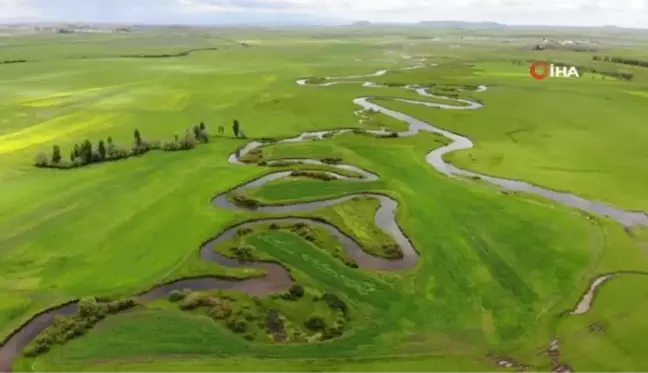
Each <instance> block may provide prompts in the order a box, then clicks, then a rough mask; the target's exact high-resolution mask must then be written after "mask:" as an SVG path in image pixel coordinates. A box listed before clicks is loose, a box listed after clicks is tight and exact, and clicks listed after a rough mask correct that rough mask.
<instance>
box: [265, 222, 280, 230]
mask: <svg viewBox="0 0 648 373" xmlns="http://www.w3.org/2000/svg"><path fill="white" fill-rule="evenodd" d="M268 229H272V230H277V229H281V227H280V226H279V224H277V223H272V224H270V225H269V226H268Z"/></svg>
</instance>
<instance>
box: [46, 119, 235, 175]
mask: <svg viewBox="0 0 648 373" xmlns="http://www.w3.org/2000/svg"><path fill="white" fill-rule="evenodd" d="M218 133H219V134H220V135H221V136H222V135H224V134H225V127H224V126H219V127H218ZM232 133H233V134H234V136H235V137H240V138H246V136H245V133H244V132H243V130H242V129H241V126H240V124H239V122H238V120H234V122H233V123H232ZM209 139H210V136H209V134H208V132H207V126H206V125H205V123H204V122H200V124H198V125H195V126H193V127H192V128H191V129H187V130H186V131H185V133H184V134H183V135H182V136H180V135H178V134H175V135H174V137H173V139H172V140H169V141H165V142H160V141H159V140H154V141H146V140H145V139H144V138H143V137H142V134H141V132H140V131H139V130H138V129H135V131H133V145H132V147H131V148H130V149H128V148H126V147H123V146H120V145H118V144H116V143H115V142H114V141H113V139H112V137H111V136H108V138H106V140H105V141H104V140H99V142H98V143H97V145H96V147H95V146H94V145H93V143H92V142H91V141H90V140H87V139H86V140H85V141H83V142H81V143H79V144H75V145H74V147H73V148H72V150H71V151H70V155H69V156H68V157H64V156H63V152H62V151H61V147H60V146H59V145H56V144H55V145H53V146H52V153H51V155H50V156H48V155H47V154H46V153H44V152H40V153H38V154H37V155H36V158H35V159H34V166H36V167H42V168H60V169H70V168H77V167H82V166H86V165H89V164H93V163H102V162H109V161H116V160H120V159H125V158H130V157H133V156H139V155H143V154H146V153H147V152H149V151H151V150H162V151H181V150H191V149H193V148H195V147H196V146H197V145H199V144H206V143H208V142H209Z"/></svg>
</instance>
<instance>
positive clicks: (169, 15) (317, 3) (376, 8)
mask: <svg viewBox="0 0 648 373" xmlns="http://www.w3.org/2000/svg"><path fill="white" fill-rule="evenodd" d="M354 20H369V21H376V22H418V21H424V20H465V21H495V22H502V23H509V24H545V25H610V24H614V25H618V26H628V27H644V28H645V27H648V0H0V22H14V21H70V22H125V23H197V24H205V23H208V24H209V23H251V24H254V23H275V24H295V23H344V22H348V21H354Z"/></svg>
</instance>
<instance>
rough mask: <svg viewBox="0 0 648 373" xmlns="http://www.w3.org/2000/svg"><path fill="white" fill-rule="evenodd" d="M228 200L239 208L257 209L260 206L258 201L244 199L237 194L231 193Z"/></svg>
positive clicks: (244, 197)
mask: <svg viewBox="0 0 648 373" xmlns="http://www.w3.org/2000/svg"><path fill="white" fill-rule="evenodd" d="M230 198H231V199H232V201H234V203H236V204H237V205H239V206H243V207H247V208H256V207H259V205H260V204H261V203H260V202H259V201H257V200H255V199H253V198H249V197H246V196H244V195H241V194H238V193H232V194H230Z"/></svg>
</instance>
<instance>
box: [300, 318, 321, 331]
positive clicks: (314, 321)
mask: <svg viewBox="0 0 648 373" xmlns="http://www.w3.org/2000/svg"><path fill="white" fill-rule="evenodd" d="M304 326H306V328H308V329H309V330H312V331H320V330H323V329H325V328H326V322H324V320H323V319H322V318H321V317H318V316H314V317H311V318H309V319H308V320H307V321H306V322H305V323H304Z"/></svg>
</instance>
